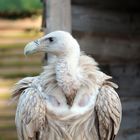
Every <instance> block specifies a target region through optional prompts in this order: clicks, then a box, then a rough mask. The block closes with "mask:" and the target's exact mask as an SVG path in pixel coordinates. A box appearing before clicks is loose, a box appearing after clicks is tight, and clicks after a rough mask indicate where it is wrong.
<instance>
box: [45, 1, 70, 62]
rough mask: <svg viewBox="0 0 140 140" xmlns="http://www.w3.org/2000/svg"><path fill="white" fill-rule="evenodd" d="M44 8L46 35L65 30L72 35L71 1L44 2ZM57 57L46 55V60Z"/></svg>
mask: <svg viewBox="0 0 140 140" xmlns="http://www.w3.org/2000/svg"><path fill="white" fill-rule="evenodd" d="M42 2H43V6H44V11H43V12H44V13H43V22H42V25H43V30H44V33H45V34H48V33H50V32H52V31H56V30H63V31H67V32H70V33H71V0H42ZM53 57H55V56H48V55H47V54H45V57H44V64H46V62H47V61H46V60H48V59H49V61H51V59H53Z"/></svg>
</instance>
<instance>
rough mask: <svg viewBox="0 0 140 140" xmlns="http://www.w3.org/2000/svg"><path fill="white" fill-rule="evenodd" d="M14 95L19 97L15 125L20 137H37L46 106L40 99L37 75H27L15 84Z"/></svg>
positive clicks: (43, 121)
mask: <svg viewBox="0 0 140 140" xmlns="http://www.w3.org/2000/svg"><path fill="white" fill-rule="evenodd" d="M14 95H15V97H16V96H17V97H19V100H18V105H17V111H16V118H15V122H16V126H17V132H18V136H19V138H20V139H37V137H38V133H39V131H38V130H42V129H43V127H44V125H45V123H46V121H45V112H46V106H45V103H44V102H45V101H44V100H43V99H42V95H41V89H40V86H39V82H38V77H28V78H24V79H22V80H20V81H19V82H18V83H17V84H16V88H15V92H14Z"/></svg>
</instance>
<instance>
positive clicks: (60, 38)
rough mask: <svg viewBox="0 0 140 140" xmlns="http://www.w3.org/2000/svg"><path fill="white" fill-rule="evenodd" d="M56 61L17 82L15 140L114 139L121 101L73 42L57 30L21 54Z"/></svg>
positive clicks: (104, 77) (92, 60)
mask: <svg viewBox="0 0 140 140" xmlns="http://www.w3.org/2000/svg"><path fill="white" fill-rule="evenodd" d="M37 51H44V52H48V53H49V54H51V55H54V56H55V57H54V58H53V61H52V59H50V60H51V62H48V65H47V66H45V67H44V71H43V72H42V73H41V74H40V75H39V76H36V77H28V78H24V79H22V80H21V81H19V82H18V83H17V85H16V87H15V90H14V94H13V96H14V97H16V98H19V102H18V106H17V112H16V126H17V132H18V138H19V139H20V140H113V139H114V138H115V136H116V134H117V133H118V130H119V127H120V122H121V111H122V110H121V103H120V99H119V97H118V95H117V93H116V92H115V90H114V88H117V85H116V84H114V83H112V82H110V81H109V79H111V77H110V76H107V75H106V74H104V73H103V72H101V71H100V70H99V68H98V66H97V63H96V62H95V61H94V59H92V58H91V57H89V56H86V55H84V54H81V55H80V48H79V45H78V43H77V41H76V40H75V39H74V38H73V37H72V36H71V35H70V34H69V33H66V32H63V31H56V32H53V33H50V34H48V35H46V36H45V37H42V38H41V39H39V40H37V41H34V42H31V43H30V44H28V45H27V46H26V47H25V54H30V53H33V52H37Z"/></svg>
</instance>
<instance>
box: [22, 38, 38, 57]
mask: <svg viewBox="0 0 140 140" xmlns="http://www.w3.org/2000/svg"><path fill="white" fill-rule="evenodd" d="M39 50H40V41H39V40H35V41H32V42H30V43H28V44H27V45H26V46H25V48H24V55H29V54H33V53H35V52H38V51H39Z"/></svg>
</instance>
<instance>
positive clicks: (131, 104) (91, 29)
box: [0, 0, 140, 140]
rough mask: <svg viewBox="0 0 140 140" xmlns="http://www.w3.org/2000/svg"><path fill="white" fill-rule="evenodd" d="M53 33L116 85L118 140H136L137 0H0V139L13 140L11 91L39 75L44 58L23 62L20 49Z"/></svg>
mask: <svg viewBox="0 0 140 140" xmlns="http://www.w3.org/2000/svg"><path fill="white" fill-rule="evenodd" d="M71 15H72V17H71ZM57 29H62V30H67V31H71V32H72V34H73V35H74V37H75V38H76V39H77V40H78V41H79V43H80V45H81V49H82V50H84V51H85V52H86V53H87V54H89V55H91V56H93V57H94V58H95V59H96V61H97V62H99V64H100V65H99V66H100V68H101V69H102V71H104V72H105V73H107V74H109V75H112V76H113V78H114V79H113V81H114V82H116V83H117V84H118V85H119V89H118V90H117V92H118V93H119V96H120V98H121V101H122V106H123V119H122V123H121V128H120V131H119V135H118V138H117V139H118V140H140V2H139V0H105V1H103V0H86V1H85V0H72V1H70V0H41V1H40V0H0V140H17V136H16V128H15V123H14V117H15V109H16V104H10V98H11V89H12V87H13V86H14V84H15V83H16V82H17V81H18V80H19V79H21V78H23V77H26V76H34V75H37V74H39V73H40V72H41V70H42V69H41V66H42V64H43V59H45V58H46V57H45V58H44V55H43V54H35V55H32V56H30V57H25V56H24V55H23V49H24V46H25V44H26V43H28V42H29V41H31V40H34V39H36V38H38V37H40V36H42V35H43V34H44V33H46V32H51V31H52V30H57ZM41 31H42V32H41ZM43 31H44V32H43Z"/></svg>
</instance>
